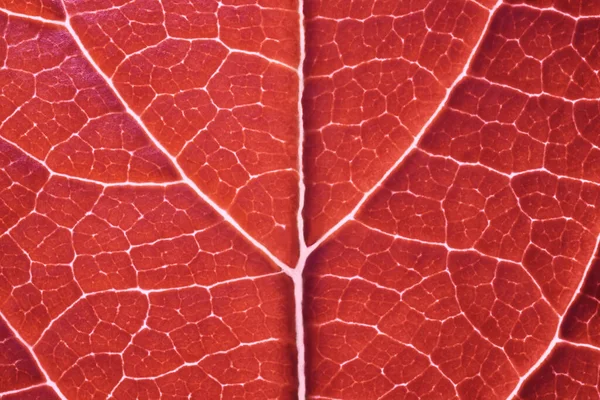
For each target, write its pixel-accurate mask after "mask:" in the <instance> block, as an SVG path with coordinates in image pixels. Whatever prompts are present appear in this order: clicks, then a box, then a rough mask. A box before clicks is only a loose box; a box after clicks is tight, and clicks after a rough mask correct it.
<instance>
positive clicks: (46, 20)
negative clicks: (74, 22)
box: [0, 7, 66, 27]
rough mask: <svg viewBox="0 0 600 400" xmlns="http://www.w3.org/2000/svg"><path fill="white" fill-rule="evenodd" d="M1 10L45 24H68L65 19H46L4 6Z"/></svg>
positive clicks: (10, 14) (12, 15)
mask: <svg viewBox="0 0 600 400" xmlns="http://www.w3.org/2000/svg"><path fill="white" fill-rule="evenodd" d="M0 11H1V12H3V13H5V14H7V15H9V16H11V17H18V18H23V19H28V20H32V21H37V22H42V23H44V24H50V25H57V26H61V27H64V26H66V24H65V22H64V21H59V20H52V19H46V18H42V17H38V16H35V15H27V14H21V13H18V12H15V11H10V10H7V9H6V8H2V7H0Z"/></svg>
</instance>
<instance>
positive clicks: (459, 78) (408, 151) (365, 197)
mask: <svg viewBox="0 0 600 400" xmlns="http://www.w3.org/2000/svg"><path fill="white" fill-rule="evenodd" d="M501 4H502V0H498V1H497V2H496V4H495V5H494V7H493V8H492V9H491V10H490V14H489V16H488V19H487V21H486V23H485V26H484V27H483V30H482V33H481V36H480V37H479V39H478V40H477V43H476V44H475V46H473V50H472V51H471V54H469V58H467V61H466V63H465V66H464V68H463V70H462V72H461V73H460V74H459V75H458V76H457V77H456V79H455V80H454V82H453V83H452V85H450V87H448V89H446V95H445V96H444V98H443V99H442V101H441V102H440V104H439V106H438V108H437V109H436V110H435V111H434V113H433V114H432V115H431V117H429V120H427V122H426V123H425V125H423V127H422V128H421V130H420V131H419V133H418V134H417V135H416V136H415V138H414V139H413V142H412V143H411V145H410V147H409V148H408V149H406V151H405V152H404V153H403V154H402V155H401V156H400V158H398V160H396V162H395V163H394V165H392V166H391V168H390V169H388V170H387V171H386V173H385V174H384V175H383V176H382V177H381V179H380V180H379V181H378V182H377V183H376V184H375V185H373V187H371V189H370V190H369V191H368V192H366V193H365V194H364V195H363V197H362V198H361V199H360V201H359V202H358V204H356V206H355V207H354V209H353V210H352V211H351V212H350V213H349V214H348V215H346V216H345V217H344V218H342V219H341V220H340V221H338V223H337V224H335V225H334V226H333V227H332V228H330V229H329V230H328V231H327V232H326V233H325V234H324V235H323V236H321V237H320V238H319V240H317V241H316V242H315V243H313V244H312V245H311V246H310V247H308V250H309V253H310V252H312V251H314V249H316V248H317V247H319V246H320V245H321V243H323V242H324V241H326V240H327V239H328V238H329V237H330V236H331V235H333V234H334V233H335V232H336V231H338V230H339V229H340V228H341V227H342V225H344V224H345V223H346V222H348V221H351V220H353V219H354V217H355V216H356V213H357V212H358V210H359V209H360V208H361V207H362V206H363V204H364V203H365V202H366V201H367V200H368V199H369V198H370V197H371V195H373V193H374V192H375V191H377V190H378V189H379V188H380V187H381V186H382V185H383V183H384V182H385V181H386V180H387V179H388V178H389V176H390V175H391V174H392V173H393V172H394V171H395V170H396V169H397V168H398V167H399V166H400V165H401V164H402V163H403V162H404V160H405V159H406V158H407V157H408V155H409V154H411V153H412V151H413V150H415V149H416V148H418V144H419V141H420V140H421V138H422V137H423V135H424V134H425V132H427V130H428V129H429V127H430V126H431V124H432V123H433V121H435V119H436V118H437V117H438V115H439V114H440V113H441V112H442V110H443V109H444V108H445V107H446V102H447V101H448V99H449V98H450V94H451V93H452V91H453V90H454V88H456V86H457V85H458V83H459V82H460V81H462V79H463V78H464V77H466V76H467V71H468V69H469V67H470V66H471V62H472V61H473V58H474V57H475V54H477V52H478V51H479V47H480V46H481V43H482V42H483V38H484V37H485V36H486V32H487V30H488V28H489V25H490V22H491V21H492V18H493V16H494V14H495V13H496V11H497V10H498V8H499V7H500V5H501Z"/></svg>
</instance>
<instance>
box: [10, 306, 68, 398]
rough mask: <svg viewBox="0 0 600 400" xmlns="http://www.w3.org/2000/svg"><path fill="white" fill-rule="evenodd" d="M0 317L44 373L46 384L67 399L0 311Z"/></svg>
mask: <svg viewBox="0 0 600 400" xmlns="http://www.w3.org/2000/svg"><path fill="white" fill-rule="evenodd" d="M0 319H1V320H2V321H3V322H4V323H5V324H6V326H7V327H8V329H10V331H11V332H12V334H13V335H14V337H15V338H17V340H18V341H19V342H21V345H22V346H23V347H25V348H26V349H27V350H28V351H29V354H30V355H31V358H33V360H34V361H35V363H36V365H37V367H38V369H39V370H40V372H41V373H42V374H43V375H44V378H45V379H46V382H45V383H46V385H48V386H50V387H51V388H52V389H53V390H54V391H55V392H56V394H57V395H58V397H60V398H61V399H64V400H67V398H66V397H65V395H64V394H63V393H62V392H61V391H60V389H59V388H58V386H57V385H56V383H54V382H53V381H52V380H51V379H50V377H49V376H48V374H47V373H46V371H45V370H44V368H42V363H40V360H39V359H38V357H37V355H36V354H35V352H34V351H33V348H31V347H30V346H29V345H28V344H27V342H26V341H25V340H24V339H23V338H22V337H21V335H20V334H19V332H17V330H16V329H15V328H13V326H12V325H11V324H10V322H8V319H6V318H4V315H3V314H2V313H0Z"/></svg>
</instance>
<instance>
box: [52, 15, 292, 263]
mask: <svg viewBox="0 0 600 400" xmlns="http://www.w3.org/2000/svg"><path fill="white" fill-rule="evenodd" d="M64 26H65V27H66V29H67V30H68V31H69V33H70V35H71V36H72V38H73V40H74V41H75V42H76V43H77V46H78V47H79V50H80V51H81V52H82V54H83V55H84V57H85V58H86V60H87V61H88V63H90V65H91V66H92V67H93V68H94V69H95V70H96V72H97V73H98V74H99V75H100V76H101V77H102V79H104V81H105V82H106V84H107V85H108V86H109V87H110V88H111V90H112V91H113V93H114V95H115V96H116V97H117V98H118V99H119V101H120V102H121V103H122V104H123V106H124V107H125V110H126V112H127V114H129V115H130V116H131V117H132V118H133V119H134V120H135V121H136V122H137V123H138V125H139V126H140V127H141V128H142V129H143V130H144V132H145V133H146V135H147V136H148V138H149V139H150V140H151V141H152V143H153V144H154V145H155V146H156V147H157V148H158V149H159V150H160V151H161V152H162V153H163V154H164V155H165V156H166V157H168V158H169V160H171V163H172V164H173V166H174V167H175V168H176V169H177V172H179V175H181V177H182V179H183V181H184V182H185V183H187V184H188V185H189V186H190V187H191V188H192V189H193V190H194V192H196V194H197V195H198V196H199V197H200V198H201V199H202V200H204V201H205V202H206V203H207V204H208V205H210V206H211V207H212V208H213V209H214V210H215V211H217V212H218V213H219V215H220V216H221V217H222V218H223V219H224V220H225V221H227V222H228V223H229V224H231V225H232V226H233V227H234V228H235V229H236V230H237V231H238V232H239V233H241V234H242V236H244V238H246V240H248V241H249V242H250V243H252V244H253V245H254V246H255V247H257V248H258V249H260V250H261V251H262V252H263V253H264V254H265V255H267V257H268V258H269V259H270V260H271V261H272V262H273V263H275V264H276V265H277V266H278V267H279V268H281V269H282V270H283V271H284V272H285V273H286V274H288V275H290V274H291V271H292V270H293V269H292V268H290V267H289V266H288V265H286V264H285V263H284V262H283V261H281V260H280V259H279V258H277V257H276V256H275V255H274V254H273V253H271V251H270V250H269V249H267V247H266V246H264V245H263V244H262V243H260V242H259V241H258V240H256V239H255V238H254V237H252V236H251V235H250V234H249V233H248V232H246V231H245V230H244V229H243V228H242V227H241V226H240V224H238V223H237V221H236V220H235V219H233V218H232V217H231V216H230V215H229V213H227V211H225V210H224V209H222V208H221V207H220V206H219V205H218V204H217V203H215V202H214V201H213V200H212V199H211V198H210V197H209V196H207V195H206V194H204V192H202V191H201V190H200V188H199V187H198V186H197V185H196V184H195V183H194V181H192V180H191V179H190V178H189V177H188V176H187V175H186V173H185V172H184V171H183V169H182V168H181V166H180V165H179V163H178V162H177V160H176V159H175V157H173V156H172V155H171V154H170V153H169V152H168V151H167V149H165V147H164V146H163V145H162V144H161V143H160V142H159V141H158V140H157V139H156V138H155V137H154V135H152V133H150V130H149V129H148V127H146V125H145V124H144V122H143V121H142V119H141V118H140V116H139V115H137V114H136V113H135V112H134V111H133V110H132V109H131V107H129V104H128V103H127V102H126V101H125V99H123V97H122V96H121V93H119V91H118V90H117V88H116V87H115V85H114V84H113V82H112V80H111V79H110V78H109V77H108V76H107V75H106V74H105V73H104V71H102V70H101V69H100V67H99V66H98V65H97V64H96V62H95V61H94V60H93V59H92V57H91V55H90V54H89V53H88V51H87V50H86V48H85V46H84V45H83V43H82V42H81V39H80V38H79V36H78V35H77V33H76V32H75V30H74V29H73V27H72V26H71V23H70V21H69V19H67V22H66V23H65V25H64Z"/></svg>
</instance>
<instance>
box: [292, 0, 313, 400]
mask: <svg viewBox="0 0 600 400" xmlns="http://www.w3.org/2000/svg"><path fill="white" fill-rule="evenodd" d="M298 19H299V21H298V22H299V25H298V28H299V31H300V32H299V39H300V60H299V63H298V211H297V216H296V218H297V225H298V227H297V229H298V246H299V247H300V254H299V257H298V262H297V264H296V268H295V269H294V270H293V271H291V272H292V275H291V278H292V281H293V283H294V319H295V327H296V351H297V353H298V355H297V357H298V360H297V369H298V371H297V377H298V399H304V398H306V374H305V364H306V360H305V353H306V351H305V348H304V313H303V307H302V303H303V299H304V280H303V279H302V272H303V271H304V267H305V266H306V260H307V258H308V255H309V252H308V251H307V248H306V242H305V240H304V218H303V216H302V211H303V209H304V200H305V199H304V198H305V192H306V185H305V184H304V162H303V157H304V119H303V109H302V95H303V94H304V69H303V68H304V60H305V58H306V51H305V43H304V38H305V32H304V1H303V0H299V1H298Z"/></svg>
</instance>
